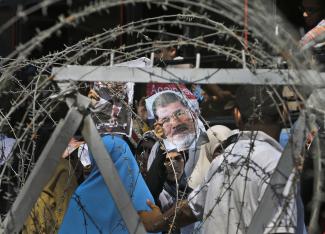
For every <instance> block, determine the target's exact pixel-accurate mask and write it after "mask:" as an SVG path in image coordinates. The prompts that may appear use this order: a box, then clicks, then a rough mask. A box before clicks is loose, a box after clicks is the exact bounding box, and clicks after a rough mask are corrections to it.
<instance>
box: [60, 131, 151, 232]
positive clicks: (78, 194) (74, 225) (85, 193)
mask: <svg viewBox="0 0 325 234" xmlns="http://www.w3.org/2000/svg"><path fill="white" fill-rule="evenodd" d="M102 139H103V142H104V145H105V147H106V149H107V150H108V152H109V153H110V155H111V157H112V160H113V162H114V165H115V167H116V169H117V171H118V174H119V175H120V178H121V180H122V183H123V185H124V186H125V188H126V190H127V192H128V193H129V195H130V197H131V199H132V203H133V206H134V208H135V209H136V211H149V210H150V208H149V207H148V206H147V204H146V200H147V199H150V200H151V201H152V202H153V201H154V199H153V198H152V195H151V193H150V191H149V189H148V187H147V185H146V184H145V182H144V180H143V178H142V175H141V174H140V171H139V168H138V165H137V163H136V161H135V158H134V156H133V155H132V153H131V151H130V149H129V146H128V145H127V144H126V142H125V141H124V140H122V139H121V138H120V137H117V136H110V135H106V136H104V137H103V138H102ZM90 157H91V160H92V165H93V169H92V171H91V173H90V175H89V177H88V178H87V179H86V180H85V181H84V182H83V183H82V184H81V185H80V186H79V187H78V188H77V190H76V191H75V193H74V194H73V196H72V198H71V200H70V203H69V207H68V209H67V212H66V214H65V216H64V219H63V222H62V225H61V227H60V230H59V233H61V234H63V233H64V234H65V233H78V234H82V233H90V234H92V233H118V234H120V233H121V234H122V233H128V231H127V228H126V226H125V223H124V221H123V219H122V217H121V215H120V213H119V211H118V208H117V207H116V205H115V203H114V200H113V198H112V195H111V193H110V191H109V190H108V187H107V186H106V183H105V181H104V178H103V177H102V176H101V174H100V171H99V169H98V167H97V165H96V163H95V161H94V159H93V156H92V155H90Z"/></svg>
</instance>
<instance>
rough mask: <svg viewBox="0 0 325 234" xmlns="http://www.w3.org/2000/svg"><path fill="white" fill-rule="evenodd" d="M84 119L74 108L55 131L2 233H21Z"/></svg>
mask: <svg viewBox="0 0 325 234" xmlns="http://www.w3.org/2000/svg"><path fill="white" fill-rule="evenodd" d="M82 119H83V115H82V114H81V113H80V112H79V111H78V110H77V108H71V109H70V110H69V112H68V114H67V116H66V117H65V119H64V121H61V122H60V123H59V124H58V126H57V127H56V128H55V131H54V132H53V134H52V136H51V138H50V140H49V141H48V142H47V144H46V146H45V148H44V150H43V151H42V154H41V155H40V157H39V159H38V160H37V162H36V165H35V167H34V169H33V170H32V172H31V174H30V175H29V177H28V179H27V181H26V183H25V185H24V186H23V188H22V189H21V191H20V193H19V195H18V197H17V198H16V200H15V202H14V204H13V205H12V207H11V209H10V211H9V212H8V214H7V216H6V218H5V220H4V223H3V230H0V231H1V233H8V234H9V233H18V232H19V231H20V230H21V228H22V227H23V225H24V223H25V220H26V219H27V217H28V215H29V213H30V212H31V210H32V208H33V206H34V204H35V202H36V201H37V199H38V197H39V195H40V193H41V192H42V190H43V188H44V186H45V185H46V183H47V182H48V181H49V180H50V178H51V176H52V174H53V172H54V171H55V168H56V166H57V165H58V163H59V160H60V157H61V156H62V154H63V152H64V150H65V149H66V147H67V145H68V143H69V141H70V139H71V138H72V136H73V134H74V133H75V132H76V131H77V129H78V127H79V125H80V123H81V121H82Z"/></svg>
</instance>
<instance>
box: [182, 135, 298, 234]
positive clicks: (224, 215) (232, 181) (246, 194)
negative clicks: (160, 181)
mask: <svg viewBox="0 0 325 234" xmlns="http://www.w3.org/2000/svg"><path fill="white" fill-rule="evenodd" d="M240 134H241V136H240V138H239V140H238V141H237V142H236V143H234V144H231V145H229V146H228V147H227V148H226V150H225V152H224V153H223V154H222V155H220V156H219V157H217V158H216V159H215V160H214V161H213V162H212V164H211V167H210V169H209V172H208V174H207V176H206V177H205V179H204V182H203V183H202V184H201V185H200V186H198V187H197V188H196V189H195V190H194V191H193V192H192V193H191V194H190V196H189V198H188V200H189V204H190V207H191V208H192V211H193V213H194V214H195V215H196V216H197V217H198V219H200V220H201V219H202V220H203V222H202V225H201V226H200V227H199V228H200V231H201V232H202V233H222V234H224V233H227V234H228V233H229V234H233V233H238V234H241V233H245V231H246V230H247V227H248V226H249V224H250V222H251V219H252V217H253V215H254V213H255V211H256V209H257V207H258V205H259V201H260V199H261V198H262V196H263V193H264V191H265V189H266V187H267V182H266V181H268V180H269V179H270V175H271V173H272V172H273V170H274V169H275V167H276V165H277V163H278V160H279V158H280V156H281V151H282V147H281V146H280V144H279V143H278V142H276V141H275V140H274V139H273V138H271V137H270V136H268V135H266V134H265V133H263V132H254V134H253V135H252V132H242V133H240ZM255 137H256V138H255ZM251 139H255V140H254V141H253V140H251ZM252 143H253V147H252V148H250V146H252ZM248 158H249V159H250V160H249V161H247V159H248ZM247 169H248V170H247ZM239 173H240V174H239ZM286 208H288V209H289V210H287V209H286V210H282V209H280V206H279V210H277V211H267V212H272V213H273V217H274V220H276V218H277V217H278V213H279V212H280V213H281V211H283V213H282V214H283V216H281V218H280V219H277V224H276V225H273V228H272V222H271V224H270V225H269V226H268V227H267V228H266V229H265V233H266V232H267V233H275V232H287V233H294V227H295V225H296V203H295V199H294V197H292V198H291V199H290V202H289V207H288V206H286ZM274 226H275V227H276V228H274ZM237 229H238V231H237Z"/></svg>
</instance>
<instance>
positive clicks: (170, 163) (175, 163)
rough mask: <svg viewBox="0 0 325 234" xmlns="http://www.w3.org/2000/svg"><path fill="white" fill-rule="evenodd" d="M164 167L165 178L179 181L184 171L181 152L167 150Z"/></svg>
mask: <svg viewBox="0 0 325 234" xmlns="http://www.w3.org/2000/svg"><path fill="white" fill-rule="evenodd" d="M164 166H165V168H166V179H167V180H169V181H176V179H177V181H179V180H180V178H181V177H182V175H183V173H184V166H185V160H184V155H183V153H182V152H177V151H172V152H168V153H167V155H166V159H165V162H164Z"/></svg>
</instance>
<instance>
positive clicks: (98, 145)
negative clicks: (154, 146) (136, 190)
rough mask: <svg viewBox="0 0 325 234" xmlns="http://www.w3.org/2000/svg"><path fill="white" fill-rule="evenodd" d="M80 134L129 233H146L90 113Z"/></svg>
mask: <svg viewBox="0 0 325 234" xmlns="http://www.w3.org/2000/svg"><path fill="white" fill-rule="evenodd" d="M82 135H83V136H84V138H85V140H86V142H87V144H88V147H89V149H90V151H91V153H92V155H93V156H94V159H95V161H96V164H97V166H98V168H99V170H100V173H101V174H102V176H103V178H104V180H105V183H106V185H107V187H108V189H109V191H110V192H111V194H112V197H113V199H114V201H115V204H116V206H117V208H118V209H119V212H120V214H121V216H122V218H123V220H124V222H125V224H126V226H127V228H128V230H129V233H139V234H140V233H146V231H145V228H144V226H143V224H142V222H141V220H140V217H139V215H138V214H137V212H136V210H135V209H134V207H133V204H132V200H131V198H130V196H129V194H128V193H127V191H126V189H125V187H124V186H123V183H122V181H121V179H120V176H119V174H118V172H117V170H116V168H115V165H114V163H113V161H112V158H111V156H110V155H109V153H108V152H107V150H106V149H105V146H104V144H103V141H102V139H101V137H100V135H99V133H98V131H97V129H96V127H95V124H94V122H93V120H92V118H91V117H90V115H88V116H87V117H86V118H85V119H84V124H83V128H82Z"/></svg>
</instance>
